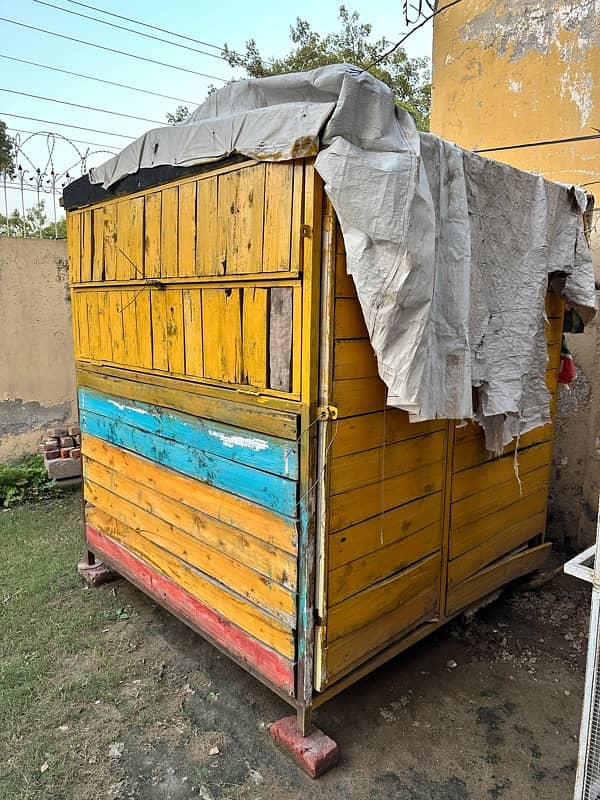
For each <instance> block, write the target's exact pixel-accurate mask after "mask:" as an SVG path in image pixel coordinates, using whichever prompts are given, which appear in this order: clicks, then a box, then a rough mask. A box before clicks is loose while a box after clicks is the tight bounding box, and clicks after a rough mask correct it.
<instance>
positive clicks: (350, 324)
mask: <svg viewBox="0 0 600 800" xmlns="http://www.w3.org/2000/svg"><path fill="white" fill-rule="evenodd" d="M334 338H335V339H368V338H369V332H368V330H367V326H366V325H365V319H364V317H363V313H362V309H361V307H360V304H359V302H358V300H357V299H355V298H350V297H349V298H345V297H340V298H338V299H337V300H336V301H335V308H334Z"/></svg>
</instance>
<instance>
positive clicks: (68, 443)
mask: <svg viewBox="0 0 600 800" xmlns="http://www.w3.org/2000/svg"><path fill="white" fill-rule="evenodd" d="M74 444H75V442H74V441H73V437H72V436H61V437H60V446H61V448H63V447H73V445H74Z"/></svg>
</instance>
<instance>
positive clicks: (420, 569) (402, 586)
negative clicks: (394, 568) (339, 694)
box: [327, 553, 440, 646]
mask: <svg viewBox="0 0 600 800" xmlns="http://www.w3.org/2000/svg"><path fill="white" fill-rule="evenodd" d="M439 571H440V555H439V553H435V554H434V555H432V556H429V557H428V558H425V559H423V560H422V561H420V562H419V563H418V564H415V565H413V566H412V567H409V568H408V569H405V570H403V571H402V572H399V573H397V574H395V575H392V576H391V577H389V578H387V579H386V580H384V581H380V582H379V583H377V584H375V585H374V586H369V587H368V588H367V589H365V590H364V591H362V592H359V593H358V594H355V595H353V596H352V597H349V598H347V599H346V600H343V601H342V602H341V603H338V604H337V605H334V606H332V607H330V609H329V613H328V617H327V643H328V646H329V645H330V644H331V643H332V642H334V641H335V640H336V639H341V638H342V637H343V636H347V635H348V634H350V633H353V632H354V631H357V630H359V629H360V628H363V627H364V626H365V625H369V623H371V622H372V621H375V620H378V619H379V618H380V617H384V616H385V615H386V614H389V613H391V612H392V611H394V610H396V609H397V608H398V607H399V606H401V605H402V604H403V603H405V602H407V601H408V600H410V598H411V597H415V595H418V594H419V593H420V592H422V591H423V590H424V589H426V588H428V587H430V586H432V585H433V584H435V585H436V589H437V588H439V587H438V583H439Z"/></svg>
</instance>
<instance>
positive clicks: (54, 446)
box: [42, 439, 59, 450]
mask: <svg viewBox="0 0 600 800" xmlns="http://www.w3.org/2000/svg"><path fill="white" fill-rule="evenodd" d="M42 446H43V448H44V449H45V450H58V447H59V444H58V439H46V440H45V441H44V442H43V444H42Z"/></svg>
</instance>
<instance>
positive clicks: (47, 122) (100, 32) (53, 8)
mask: <svg viewBox="0 0 600 800" xmlns="http://www.w3.org/2000/svg"><path fill="white" fill-rule="evenodd" d="M81 2H85V3H86V4H87V5H88V6H89V5H91V6H94V7H95V9H101V11H98V10H95V9H92V8H89V7H84V6H83V5H81V3H75V2H73V1H72V0H44V2H43V3H42V2H36V0H19V2H18V3H15V2H10V3H9V2H8V0H0V33H1V37H0V39H1V42H2V44H1V45H0V75H1V76H2V79H1V80H0V119H2V120H4V122H6V124H7V126H8V127H9V133H10V134H11V135H12V136H15V135H16V136H18V137H20V139H21V140H22V141H24V140H27V139H28V137H30V136H31V133H38V132H40V131H43V132H48V131H50V132H54V133H56V134H60V135H62V136H64V137H66V138H68V139H70V140H71V141H72V144H71V143H67V142H65V141H63V140H62V139H60V138H59V137H55V138H54V139H53V140H52V139H50V140H48V138H47V137H46V136H45V135H36V136H35V137H32V138H31V139H29V141H24V143H23V153H24V155H23V156H21V157H20V159H19V163H21V164H22V166H23V169H27V170H28V172H27V173H26V174H25V178H24V182H25V184H26V185H30V186H32V185H35V180H33V181H32V180H31V179H32V178H34V176H35V170H36V169H37V168H39V169H40V170H41V171H42V172H43V171H46V172H47V173H50V171H51V170H52V169H54V172H55V173H56V174H57V175H60V178H59V180H58V182H57V186H58V188H60V186H61V185H62V184H63V183H64V182H65V180H67V179H66V177H65V176H64V175H63V174H62V173H64V172H65V171H67V170H68V171H69V176H70V178H75V177H78V176H79V175H80V174H81V173H82V169H81V156H82V155H86V153H88V155H87V158H86V160H85V163H86V164H87V166H88V167H90V166H94V165H95V164H99V163H101V162H103V161H105V160H106V159H107V158H110V156H111V155H112V154H113V153H114V152H117V151H118V150H119V149H120V148H122V147H124V146H125V145H127V144H128V143H129V142H130V141H132V140H133V138H136V137H137V136H139V135H141V134H142V133H144V132H145V131H146V130H148V129H150V128H154V127H158V126H159V125H161V124H166V120H165V115H166V113H167V112H168V111H174V110H175V108H176V106H177V105H179V104H184V105H187V106H188V107H189V108H190V110H192V108H193V107H195V106H196V105H199V104H200V103H201V102H202V101H203V100H204V98H205V97H206V93H207V90H208V88H209V86H210V85H211V84H212V85H214V86H216V87H217V88H218V87H220V86H222V85H223V84H224V81H225V80H228V79H231V78H238V77H243V71H242V70H239V69H238V70H234V69H231V68H230V67H229V65H228V64H227V63H226V62H225V61H223V60H222V59H220V58H218V57H214V56H211V55H210V54H211V53H212V54H214V55H215V56H218V55H219V53H218V50H216V49H213V48H210V47H207V46H204V45H201V44H198V43H196V42H192V41H186V40H184V39H177V38H174V37H170V36H168V35H167V34H164V33H162V32H160V31H156V30H149V29H147V28H143V27H140V26H138V25H136V24H134V23H131V22H128V21H126V20H123V19H117V18H115V17H111V16H108V15H106V14H103V13H102V11H108V12H112V13H114V14H120V15H124V16H127V17H129V18H132V19H135V20H139V21H142V22H146V23H149V24H151V25H155V26H157V27H160V28H164V29H168V30H169V31H174V32H176V33H181V34H184V35H185V36H189V37H193V38H194V39H199V40H202V41H203V42H206V43H208V44H214V45H217V46H222V45H223V43H225V42H226V43H227V45H228V46H229V47H230V48H231V49H234V50H243V49H244V43H245V42H246V41H247V40H248V39H249V38H251V37H252V38H254V39H255V40H256V42H257V44H258V47H259V51H260V52H261V54H263V55H264V56H265V57H266V58H268V57H269V56H282V55H285V54H286V53H287V52H288V51H289V49H290V47H291V42H290V39H289V28H290V24H291V23H293V22H294V21H295V19H296V17H297V16H301V17H302V18H303V19H306V20H308V21H309V22H310V24H311V26H312V27H313V29H314V30H316V31H318V32H319V33H321V34H326V33H329V32H331V31H334V30H337V28H338V19H337V17H338V6H339V3H337V2H323V0H304V2H303V3H302V4H301V5H299V6H297V5H296V4H291V3H287V2H278V3H277V2H273V0H262V2H259V3H258V4H257V3H249V2H247V0H223V1H222V2H220V3H218V4H217V3H214V2H211V3H206V2H198V1H197V0H195V2H192V0H171V2H169V3H165V2H160V3H159V2H156V1H155V0H127V2H123V0H120V2H119V0H81ZM423 6H424V8H425V9H426V3H423ZM347 8H348V9H349V10H350V11H353V10H356V11H358V12H359V14H360V17H361V20H363V21H365V22H369V23H371V25H372V26H373V37H374V38H380V37H385V38H386V39H388V40H390V41H392V42H393V41H397V39H399V38H400V36H402V35H403V34H404V33H405V32H406V31H407V29H408V28H407V26H406V23H405V20H404V16H403V13H402V3H401V2H398V0H395V1H392V0H378V1H376V2H370V3H369V2H365V0H355V2H354V3H347ZM61 9H66V11H65V10H61ZM69 12H71V13H69ZM72 12H75V13H72ZM80 14H83V15H88V16H91V17H96V18H98V19H102V20H104V21H105V22H109V23H112V25H122V26H124V27H127V28H132V29H135V30H138V31H142V32H144V33H146V34H150V35H153V36H157V37H162V38H165V39H171V40H172V41H175V42H176V43H177V46H173V45H170V44H166V43H164V42H160V41H156V40H154V39H148V38H144V37H141V36H138V35H136V34H135V33H131V32H129V31H124V30H119V29H118V28H115V27H113V26H112V25H106V24H102V23H100V22H96V21H94V20H91V19H85V18H83V17H81V16H78V15H80ZM9 20H10V21H9ZM15 22H18V23H21V25H16V24H14V23H15ZM23 26H34V27H36V28H43V29H45V30H46V31H53V32H55V33H59V34H62V35H63V36H67V37H72V39H76V40H83V41H86V42H91V43H95V44H99V45H102V46H104V47H107V48H112V49H113V50H122V51H126V52H128V53H135V54H136V55H139V56H143V57H144V58H147V59H152V60H154V61H160V62H163V64H165V65H174V66H178V67H182V68H184V69H185V70H189V71H187V72H186V71H182V70H177V69H173V68H172V67H171V66H163V65H158V64H153V63H148V62H144V61H139V60H136V59H133V58H129V57H128V56H126V55H121V54H119V53H114V52H109V51H107V50H101V49H98V48H96V47H90V46H88V45H85V44H82V43H81V42H80V41H72V40H68V39H64V38H59V37H56V36H52V35H50V34H48V33H43V32H40V31H36V30H33V29H31V28H27V27H23ZM186 48H192V49H191V50H190V49H186ZM405 48H406V50H407V52H408V55H409V56H428V57H429V56H430V55H431V23H428V24H427V25H426V26H425V27H423V28H422V29H421V30H419V31H417V32H415V34H414V35H413V36H411V37H410V39H409V40H408V41H407V42H406V45H405ZM197 50H202V51H205V52H204V53H199V52H197ZM8 57H10V58H8ZM14 59H21V61H17V60H14ZM23 61H29V62H36V63H37V64H38V65H46V66H51V67H55V68H59V69H63V70H68V71H70V72H78V73H81V74H85V75H91V76H94V77H98V78H103V79H105V80H108V81H114V82H116V83H122V84H128V85H129V86H132V87H136V88H138V89H145V90H148V91H151V92H156V93H158V94H162V95H168V96H170V97H169V98H166V97H157V96H154V95H150V94H144V93H141V92H138V91H132V90H130V89H125V88H118V87H115V86H109V85H105V84H102V83H97V82H95V81H90V80H87V79H86V78H81V77H75V76H73V75H67V74H64V73H61V72H56V71H51V70H49V69H45V68H43V67H40V66H33V65H31V64H26V63H23ZM193 73H204V75H205V76H211V77H205V76H203V75H199V74H193ZM16 92H21V93H23V94H16ZM24 95H38V96H39V97H46V98H53V99H57V100H63V101H68V102H70V103H77V104H80V105H85V106H94V107H96V108H98V109H102V111H91V110H86V109H82V108H76V107H71V106H68V105H63V104H59V103H55V102H52V101H51V100H43V99H34V98H32V97H30V96H24ZM104 111H109V112H111V113H103V112H104ZM14 115H21V117H32V118H36V119H35V120H33V119H23V118H19V117H17V116H14ZM120 115H121V116H120ZM122 115H130V116H131V117H141V118H143V119H132V118H130V117H127V116H122ZM42 120H44V121H42ZM59 123H60V124H59ZM70 126H79V127H80V128H90V129H94V130H93V131H92V130H79V129H77V128H75V127H70ZM128 137H130V138H128ZM75 140H79V141H75ZM28 159H29V160H28ZM45 185H46V186H50V179H47V181H46V183H45ZM41 196H44V195H43V194H42V195H41ZM37 197H38V195H37V193H36V192H35V191H27V192H24V198H25V207H27V206H28V205H31V204H32V203H34V202H36V201H37ZM7 201H8V206H9V209H13V208H16V207H18V208H19V209H21V204H22V199H21V192H20V191H18V190H14V189H11V188H9V189H8V191H7ZM0 210H1V213H5V197H4V195H3V189H2V185H1V184H0ZM46 210H47V212H48V216H49V217H50V218H51V219H52V218H53V216H54V213H55V210H54V208H53V202H52V196H51V195H46ZM56 213H57V214H58V215H60V213H61V212H60V209H58V208H57V209H56Z"/></svg>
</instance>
